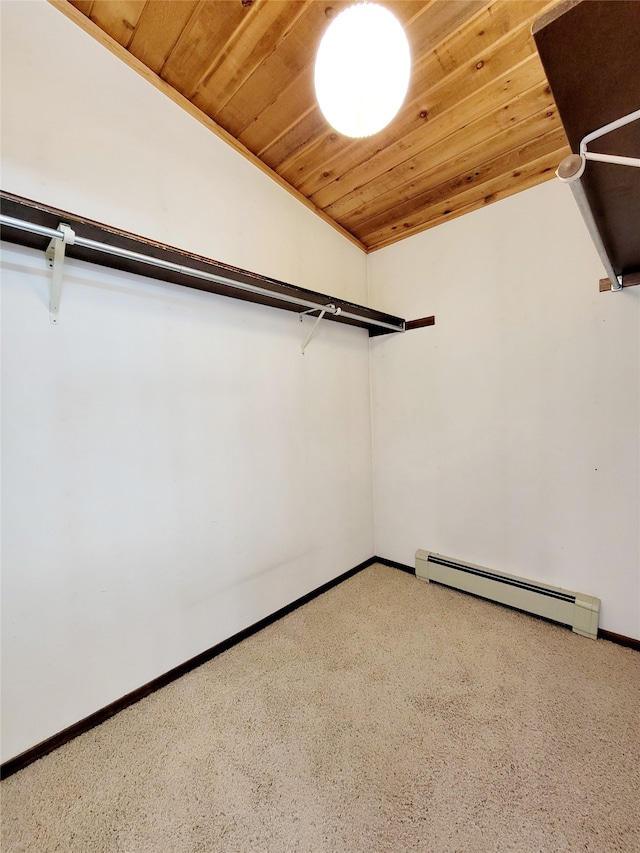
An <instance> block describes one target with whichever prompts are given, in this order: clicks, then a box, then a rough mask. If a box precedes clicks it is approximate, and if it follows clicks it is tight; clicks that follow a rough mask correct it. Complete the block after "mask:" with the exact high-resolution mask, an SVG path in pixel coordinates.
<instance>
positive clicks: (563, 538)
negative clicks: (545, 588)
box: [369, 181, 640, 638]
mask: <svg viewBox="0 0 640 853" xmlns="http://www.w3.org/2000/svg"><path fill="white" fill-rule="evenodd" d="M369 272H370V298H371V300H372V302H373V303H374V304H376V306H379V307H380V308H381V309H382V310H385V309H386V310H393V311H394V312H395V313H397V314H399V315H400V316H404V317H407V318H409V319H411V318H412V317H422V316H425V315H428V314H435V315H436V325H435V326H434V327H433V328H426V329H420V330H415V331H412V332H409V333H407V334H406V335H405V336H403V337H402V338H401V339H398V338H393V339H392V338H375V339H372V341H371V372H372V401H373V403H372V405H373V434H374V495H375V497H374V527H375V550H376V554H379V555H381V556H385V557H388V558H391V559H395V560H398V561H400V562H403V563H408V564H411V565H413V557H414V553H415V551H416V549H417V548H425V549H427V550H433V551H439V552H440V553H443V554H446V555H449V556H452V557H457V558H460V559H465V560H468V561H471V562H474V563H478V564H480V565H486V566H489V567H494V568H497V569H501V570H503V571H507V572H510V573H513V574H519V575H523V576H525V577H530V578H534V579H537V580H540V581H543V582H547V583H551V584H554V585H557V586H563V587H567V588H569V589H575V590H577V591H579V592H584V593H588V594H591V595H596V596H598V597H599V598H601V599H602V612H601V623H600V624H601V627H603V628H606V629H608V630H611V631H615V632H618V633H620V634H625V635H627V636H631V637H636V638H638V637H640V554H639V545H640V536H639V528H640V501H639V488H640V461H639V453H640V450H639V448H640V349H639V340H640V334H639V332H640V288H629V289H625V290H624V291H623V292H622V293H603V294H601V293H599V292H598V278H599V277H601V276H603V275H604V273H603V271H602V267H601V265H600V264H599V261H598V258H597V255H596V253H595V250H594V248H593V246H592V244H591V242H590V240H589V237H588V235H587V233H586V230H585V228H584V225H583V223H582V220H581V218H580V216H579V213H578V211H577V208H576V207H575V205H574V202H573V200H572V197H571V193H570V192H569V191H568V190H567V189H566V188H565V187H563V186H562V185H560V184H559V182H556V181H552V182H549V183H546V184H544V185H542V186H539V187H536V188H534V189H531V190H528V191H527V192H524V193H521V194H519V195H516V196H514V197H512V198H509V199H507V200H505V201H502V202H500V203H498V204H495V205H491V206H490V207H488V208H486V209H483V210H481V211H478V212H476V213H472V214H469V215H467V216H464V217H461V218H459V219H456V220H454V221H452V222H450V223H447V224H446V225H443V226H440V227H438V228H436V229H434V230H431V231H427V232H425V233H423V234H421V235H418V236H416V237H413V238H410V239H408V240H405V241H403V242H401V243H399V244H396V245H395V246H392V247H390V248H388V249H384V250H382V251H380V252H376V253H374V254H373V255H370V256H369Z"/></svg>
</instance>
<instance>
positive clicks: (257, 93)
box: [211, 0, 349, 136]
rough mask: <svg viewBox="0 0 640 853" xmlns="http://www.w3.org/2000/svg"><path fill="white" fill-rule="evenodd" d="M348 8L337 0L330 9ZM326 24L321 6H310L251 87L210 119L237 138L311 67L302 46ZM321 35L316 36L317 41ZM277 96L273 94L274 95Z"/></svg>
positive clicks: (344, 0) (256, 74)
mask: <svg viewBox="0 0 640 853" xmlns="http://www.w3.org/2000/svg"><path fill="white" fill-rule="evenodd" d="M348 5H349V0H337V2H333V3H332V7H333V8H334V9H336V10H339V9H341V8H343V7H346V6H348ZM327 25H328V21H327V18H326V16H325V10H324V4H321V3H318V2H314V3H311V4H310V6H309V7H308V9H307V10H306V11H305V13H304V14H303V15H302V16H301V17H300V19H299V20H298V24H297V26H296V27H294V28H293V29H292V30H291V31H290V32H289V33H288V34H287V37H286V38H283V39H282V40H281V41H280V44H279V45H278V50H277V51H274V52H273V53H272V54H271V55H270V56H268V57H266V58H265V60H264V62H262V64H261V65H260V66H259V67H258V68H257V69H256V70H255V71H254V73H253V75H252V78H251V85H245V86H242V87H241V88H240V89H238V91H237V92H236V93H235V94H234V96H233V97H232V98H231V99H230V100H229V101H227V103H226V104H225V106H224V107H223V108H222V109H221V110H218V111H214V110H213V109H212V110H211V113H212V116H213V118H215V120H216V121H217V122H218V123H219V124H221V125H223V126H224V127H226V128H228V129H229V130H230V132H232V133H233V134H234V135H235V136H240V134H242V133H243V132H244V131H246V129H247V127H248V126H249V125H250V124H251V122H253V121H254V120H255V118H256V116H259V115H260V113H261V112H262V111H263V110H265V109H267V108H268V107H269V106H270V105H271V104H272V102H273V101H275V100H277V98H278V97H279V96H280V93H281V92H282V91H283V90H284V89H285V88H286V87H287V86H289V85H290V83H291V82H292V80H293V79H294V78H295V77H296V76H297V75H299V74H301V73H304V71H305V69H307V68H309V67H312V61H313V57H312V56H310V55H309V51H308V50H306V48H305V49H303V50H301V49H300V47H301V45H302V46H303V48H304V45H306V44H308V43H311V42H313V41H314V38H315V36H314V34H315V33H320V34H321V33H322V32H324V30H325V29H326V27H327ZM319 38H320V36H319V35H318V38H317V41H319ZM274 93H276V94H274Z"/></svg>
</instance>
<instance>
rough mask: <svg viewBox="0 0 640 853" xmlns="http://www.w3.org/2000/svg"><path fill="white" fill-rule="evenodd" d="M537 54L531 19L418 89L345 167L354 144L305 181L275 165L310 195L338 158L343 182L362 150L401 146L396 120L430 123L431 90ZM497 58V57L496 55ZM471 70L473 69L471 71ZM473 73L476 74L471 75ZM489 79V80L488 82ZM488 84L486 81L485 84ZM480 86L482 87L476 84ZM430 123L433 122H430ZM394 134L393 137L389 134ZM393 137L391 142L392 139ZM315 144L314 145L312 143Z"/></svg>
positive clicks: (326, 179)
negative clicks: (381, 133) (502, 62)
mask: <svg viewBox="0 0 640 853" xmlns="http://www.w3.org/2000/svg"><path fill="white" fill-rule="evenodd" d="M533 55H537V54H536V49H535V44H534V42H533V39H532V38H531V33H530V22H528V21H527V22H525V23H524V24H521V25H520V26H519V27H517V28H516V29H515V30H513V31H512V32H510V33H508V34H507V35H506V36H503V37H502V38H500V39H499V40H498V41H497V42H495V43H493V44H492V45H491V51H490V52H489V47H488V46H485V47H483V48H482V49H481V50H480V51H479V52H478V53H477V54H476V55H475V56H473V57H472V58H471V59H470V60H469V61H468V63H466V64H464V65H461V66H460V67H459V68H457V69H456V70H455V71H454V72H452V74H451V75H449V76H447V77H445V78H443V79H440V80H439V81H438V82H436V83H435V84H431V85H430V87H429V89H428V90H427V92H426V94H425V93H423V92H421V94H420V96H419V97H418V98H415V99H414V100H413V101H412V102H411V103H410V105H409V106H407V107H403V108H402V110H401V111H400V114H399V116H398V117H397V118H396V120H395V122H394V124H393V126H392V128H390V130H389V131H388V132H387V133H385V134H384V136H383V137H382V138H381V140H380V143H379V144H378V145H377V146H376V150H373V146H372V145H371V144H367V145H365V146H364V147H363V148H361V149H360V156H359V157H358V159H357V160H356V159H355V158H354V161H350V164H349V165H348V166H347V165H346V164H345V163H344V162H343V161H342V159H341V158H342V157H343V156H344V155H345V154H347V153H348V151H350V150H356V146H355V145H350V146H348V148H345V149H343V150H342V151H336V152H335V153H334V154H333V156H332V158H331V159H327V158H326V157H324V158H323V160H322V171H321V172H320V175H318V173H317V172H316V174H315V175H311V176H309V177H308V178H306V179H305V180H300V176H299V175H293V174H292V173H291V172H290V171H289V169H288V168H283V167H282V166H281V165H277V166H276V168H277V170H278V172H279V174H281V175H282V176H283V177H285V179H286V180H289V181H291V183H293V184H294V185H295V186H297V188H298V189H299V190H300V191H301V192H302V193H303V194H304V195H306V196H307V197H310V196H312V195H313V194H314V193H315V192H317V191H318V189H322V188H323V187H324V186H327V185H329V184H331V183H333V181H335V171H336V170H334V169H333V165H334V163H335V162H336V161H338V167H339V168H338V170H337V171H338V173H339V174H340V176H341V179H342V181H343V185H344V178H345V177H346V176H347V175H348V174H349V172H350V171H351V169H353V168H358V167H359V166H360V165H361V163H362V162H363V159H364V155H365V153H369V152H373V155H375V154H377V153H378V150H379V149H381V148H385V149H386V150H387V151H388V152H389V153H390V152H391V151H392V150H393V148H394V142H395V145H396V146H398V147H400V148H402V142H403V140H404V139H406V136H407V133H406V132H403V133H402V135H401V136H400V137H398V121H403V120H405V121H406V118H407V116H414V117H413V119H412V121H411V123H412V130H410V131H409V133H412V132H414V131H415V130H418V128H420V127H421V126H422V125H423V124H424V120H421V121H420V122H416V120H415V112H416V111H418V116H420V115H421V113H422V112H426V113H427V117H426V120H429V121H431V122H433V120H434V116H433V114H432V113H433V107H432V108H431V114H430V113H429V109H423V108H424V107H425V106H426V107H428V106H429V102H428V97H429V92H430V91H435V92H440V91H443V90H444V91H446V90H447V89H449V88H451V89H453V90H456V91H457V89H458V88H459V81H460V79H461V78H464V76H465V75H467V74H469V72H470V71H471V73H472V74H473V71H475V72H477V73H478V74H486V73H488V72H486V71H485V69H487V68H488V69H489V71H490V70H491V68H492V67H494V66H495V65H498V66H499V67H501V66H500V59H501V58H502V56H508V57H512V56H513V59H514V60H515V61H516V63H517V64H520V62H521V61H523V59H526V58H529V57H531V56H533ZM496 57H498V58H496ZM472 69H473V71H472ZM540 69H541V74H544V71H543V70H542V66H541V65H540ZM474 76H475V75H474ZM489 82H490V81H489ZM484 85H487V84H484ZM478 88H482V86H480V87H478ZM431 126H432V125H431ZM392 135H393V136H392ZM392 140H393V141H392ZM321 144H322V140H318V145H321ZM315 147H317V146H315ZM325 172H328V175H327V176H326V177H325V176H324V173H325Z"/></svg>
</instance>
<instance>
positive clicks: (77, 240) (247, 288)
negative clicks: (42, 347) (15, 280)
mask: <svg viewBox="0 0 640 853" xmlns="http://www.w3.org/2000/svg"><path fill="white" fill-rule="evenodd" d="M0 225H6V226H8V227H11V228H17V229H19V230H21V231H28V232H30V233H32V234H39V235H41V236H42V237H50V238H51V239H58V240H62V239H64V234H63V232H62V231H59V230H57V229H55V228H46V227H44V226H42V225H37V224H36V223H34V222H26V221H25V220H23V219H16V218H15V217H13V216H7V215H5V214H0ZM73 245H74V246H81V247H83V248H85V249H91V250H93V251H94V252H101V253H103V254H106V255H113V256H114V257H117V258H125V259H127V260H130V261H136V262H138V263H142V264H147V265H148V266H151V267H156V268H157V269H163V270H167V271H169V272H173V273H179V274H180V275H187V276H191V277H192V278H198V279H202V280H203V281H211V282H214V283H216V284H223V285H225V287H231V288H234V289H236V290H242V291H244V292H246V293H255V294H259V295H260V296H268V297H269V299H276V300H280V301H282V302H287V303H289V304H294V305H299V306H300V307H301V308H315V309H321V310H323V311H326V312H327V313H329V314H336V315H337V314H340V316H342V317H345V318H348V319H350V320H359V321H365V322H366V323H367V325H368V326H376V327H378V328H381V329H387V330H389V331H391V332H402V331H404V328H398V326H397V325H393V324H391V323H385V322H383V321H382V320H376V319H374V318H373V317H366V316H365V315H363V314H354V313H353V312H350V311H345V310H343V309H341V308H338V307H336V306H334V305H322V304H319V303H318V302H312V301H311V300H309V299H301V298H300V297H299V296H294V295H293V294H286V293H279V292H278V291H277V290H268V289H267V288H265V287H259V286H258V285H255V284H249V283H247V282H243V281H236V280H235V279H232V278H227V277H225V276H221V275H216V274H215V273H210V272H204V271H202V270H198V269H193V268H192V267H187V266H184V265H182V264H176V263H173V262H172V261H165V260H163V259H161V258H153V257H151V256H150V255H144V254H142V253H141V252H133V251H131V250H130V249H123V248H119V247H117V246H110V245H108V244H107V243H100V242H98V241H97V240H89V239H88V238H86V237H80V236H79V235H77V234H76V235H75V237H74V240H73Z"/></svg>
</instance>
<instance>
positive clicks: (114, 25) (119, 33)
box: [90, 0, 147, 48]
mask: <svg viewBox="0 0 640 853" xmlns="http://www.w3.org/2000/svg"><path fill="white" fill-rule="evenodd" d="M146 3H147V0H100V2H98V3H93V5H92V7H91V14H90V20H91V21H93V23H94V24H96V26H98V27H100V29H102V30H105V32H108V33H109V35H110V36H111V37H112V38H114V39H115V40H116V41H117V42H118V43H119V44H120V45H122V47H124V48H126V47H127V46H128V44H129V42H130V41H131V39H132V38H133V33H134V31H135V28H136V24H137V23H138V21H139V19H140V15H141V14H142V11H143V9H144V7H145V5H146Z"/></svg>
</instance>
